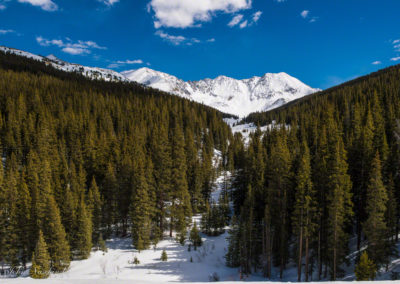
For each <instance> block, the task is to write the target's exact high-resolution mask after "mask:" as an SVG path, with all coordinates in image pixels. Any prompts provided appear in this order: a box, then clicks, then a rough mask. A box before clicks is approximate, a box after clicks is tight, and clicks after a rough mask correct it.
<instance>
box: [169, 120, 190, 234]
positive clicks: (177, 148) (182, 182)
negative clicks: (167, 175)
mask: <svg viewBox="0 0 400 284" xmlns="http://www.w3.org/2000/svg"><path fill="white" fill-rule="evenodd" d="M184 143H185V141H184V137H183V132H182V129H181V126H180V125H179V122H178V121H177V119H176V118H175V125H174V128H173V132H172V171H171V197H170V198H171V203H172V204H171V210H170V214H171V216H170V222H171V224H170V236H172V230H173V229H175V230H176V232H177V234H178V238H182V237H184V236H185V234H186V228H187V226H188V223H189V218H190V217H191V216H192V207H191V204H190V195H189V191H188V184H187V179H186V157H185V151H184V147H185V144H184Z"/></svg>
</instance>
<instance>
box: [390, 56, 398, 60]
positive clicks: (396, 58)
mask: <svg viewBox="0 0 400 284" xmlns="http://www.w3.org/2000/svg"><path fill="white" fill-rule="evenodd" d="M390 60H392V61H399V60H400V56H399V57H393V58H390Z"/></svg>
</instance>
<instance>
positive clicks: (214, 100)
mask: <svg viewBox="0 0 400 284" xmlns="http://www.w3.org/2000/svg"><path fill="white" fill-rule="evenodd" d="M121 74H122V75H124V76H125V77H127V78H128V79H129V80H131V81H135V82H138V83H141V84H144V85H146V86H149V87H152V88H156V89H160V90H162V91H165V92H169V93H173V94H175V95H178V96H182V97H185V98H188V99H192V100H194V101H197V102H200V103H204V104H206V105H209V106H212V107H214V108H216V109H218V110H220V111H222V112H224V113H231V114H234V115H238V116H240V117H245V116H247V115H248V114H250V113H252V112H259V111H266V110H270V109H273V108H276V107H279V106H282V105H284V104H285V103H288V102H290V101H292V100H295V99H298V98H301V97H304V96H307V95H310V94H313V93H316V92H318V91H320V89H314V88H311V87H310V86H308V85H306V84H304V83H303V82H301V81H300V80H298V79H296V78H294V77H292V76H290V75H289V74H287V73H285V72H280V73H265V74H264V75H263V76H253V77H251V78H248V79H234V78H231V77H227V76H224V75H220V76H218V77H216V78H215V79H210V78H206V79H203V80H198V81H183V80H181V79H179V78H177V77H175V76H173V75H170V74H167V73H164V72H159V71H155V70H153V69H150V68H147V67H143V68H139V69H133V70H127V71H123V72H121Z"/></svg>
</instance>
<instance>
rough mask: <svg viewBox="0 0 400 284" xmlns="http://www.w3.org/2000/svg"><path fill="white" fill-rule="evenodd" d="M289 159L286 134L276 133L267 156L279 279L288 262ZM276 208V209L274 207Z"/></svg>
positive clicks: (274, 248)
mask: <svg viewBox="0 0 400 284" xmlns="http://www.w3.org/2000/svg"><path fill="white" fill-rule="evenodd" d="M290 170H291V157H290V152H289V149H288V147H287V140H286V134H285V132H284V130H281V131H280V132H279V133H276V141H274V143H273V145H272V147H271V154H270V155H269V163H268V169H267V171H268V175H269V183H268V187H269V191H270V194H271V199H270V201H271V203H270V204H275V205H274V208H276V209H275V210H271V211H270V212H271V213H273V215H271V220H273V224H272V227H273V229H274V231H275V236H274V239H273V240H274V245H273V251H274V259H275V263H276V264H277V265H278V266H279V275H280V278H283V271H284V269H285V267H286V263H287V261H288V247H289V245H288V238H289V234H288V223H289V216H288V211H287V208H288V192H289V190H290V189H291V186H292V184H291V172H290ZM275 206H276V207H275Z"/></svg>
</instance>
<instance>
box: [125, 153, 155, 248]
mask: <svg viewBox="0 0 400 284" xmlns="http://www.w3.org/2000/svg"><path fill="white" fill-rule="evenodd" d="M135 157H136V161H135V166H134V189H133V195H132V198H131V200H132V201H131V207H130V208H131V209H130V216H131V223H132V225H131V232H132V241H133V245H134V246H135V248H136V249H137V250H139V251H141V250H144V249H147V248H148V247H149V246H150V232H151V220H150V217H151V204H150V199H149V195H148V191H149V190H148V184H147V180H146V176H145V168H144V162H145V161H144V160H143V159H144V153H143V150H142V149H141V148H140V147H139V146H138V147H137V149H136V155H135Z"/></svg>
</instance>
